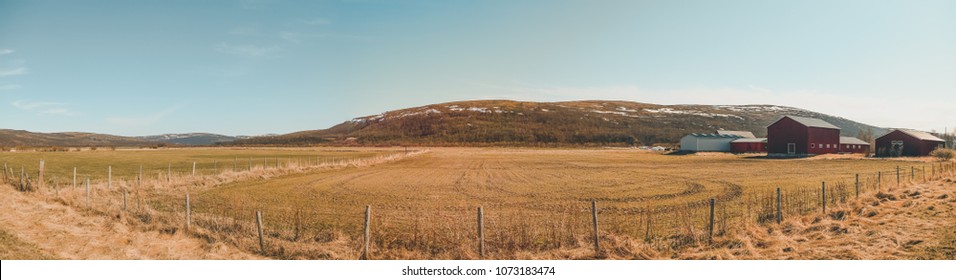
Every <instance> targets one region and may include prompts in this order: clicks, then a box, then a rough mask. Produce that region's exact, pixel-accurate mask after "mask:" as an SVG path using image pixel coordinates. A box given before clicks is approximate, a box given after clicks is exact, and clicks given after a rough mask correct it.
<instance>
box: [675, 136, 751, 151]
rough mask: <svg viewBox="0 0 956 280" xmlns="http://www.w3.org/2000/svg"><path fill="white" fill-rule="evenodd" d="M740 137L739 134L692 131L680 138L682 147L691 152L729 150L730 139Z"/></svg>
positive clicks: (683, 149)
mask: <svg viewBox="0 0 956 280" xmlns="http://www.w3.org/2000/svg"><path fill="white" fill-rule="evenodd" d="M739 138H741V137H740V136H737V135H721V134H716V133H715V134H710V133H691V134H688V135H687V136H684V137H683V138H681V139H680V149H681V150H682V151H690V152H729V151H730V141H734V140H735V139H739Z"/></svg>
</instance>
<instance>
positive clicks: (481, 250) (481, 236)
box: [478, 207, 485, 258]
mask: <svg viewBox="0 0 956 280" xmlns="http://www.w3.org/2000/svg"><path fill="white" fill-rule="evenodd" d="M484 227H485V222H484V212H483V211H482V209H481V207H478V256H479V257H481V258H485V230H484Z"/></svg>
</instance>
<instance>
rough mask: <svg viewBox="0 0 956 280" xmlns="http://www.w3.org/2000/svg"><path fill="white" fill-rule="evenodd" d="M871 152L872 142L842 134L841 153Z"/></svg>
mask: <svg viewBox="0 0 956 280" xmlns="http://www.w3.org/2000/svg"><path fill="white" fill-rule="evenodd" d="M869 152H870V143H867V142H866V141H863V140H860V139H857V138H855V137H844V136H840V153H849V154H866V153H869Z"/></svg>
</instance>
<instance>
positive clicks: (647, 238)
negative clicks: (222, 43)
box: [4, 148, 956, 259]
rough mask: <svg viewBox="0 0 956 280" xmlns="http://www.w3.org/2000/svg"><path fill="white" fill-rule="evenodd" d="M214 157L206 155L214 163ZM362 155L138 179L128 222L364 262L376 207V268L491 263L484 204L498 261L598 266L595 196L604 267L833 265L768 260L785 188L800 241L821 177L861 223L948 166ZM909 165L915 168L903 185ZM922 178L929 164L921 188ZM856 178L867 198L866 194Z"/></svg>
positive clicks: (115, 197) (273, 253)
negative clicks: (677, 262) (874, 203)
mask: <svg viewBox="0 0 956 280" xmlns="http://www.w3.org/2000/svg"><path fill="white" fill-rule="evenodd" d="M200 151H201V150H197V151H192V152H193V153H206V151H201V152H200ZM214 152H219V151H214ZM354 152H355V153H365V154H362V156H355V157H353V158H352V159H350V160H349V161H347V162H341V163H340V164H337V165H322V166H311V165H292V166H286V167H283V168H280V169H265V168H259V169H255V168H254V169H253V170H252V171H243V172H236V173H232V172H226V173H224V174H217V175H207V176H198V177H191V176H181V177H178V178H177V179H175V180H171V181H164V180H163V178H162V177H161V176H157V178H155V179H153V180H150V181H147V182H145V183H144V186H142V187H139V188H137V187H135V186H131V184H133V183H132V182H131V181H129V180H127V181H124V183H122V184H124V185H122V187H130V190H131V191H132V192H131V193H130V195H129V196H130V197H131V198H130V205H131V206H130V207H129V208H130V210H129V212H128V213H129V216H130V218H129V219H131V220H132V221H133V222H134V223H138V224H142V226H143V227H144V228H147V229H149V230H160V231H184V230H185V222H184V221H185V219H184V212H185V209H184V208H185V206H184V201H183V199H184V193H185V192H186V191H187V190H188V191H189V192H190V194H191V212H192V217H191V219H192V225H191V228H190V230H189V235H190V236H193V237H197V238H202V239H206V240H216V241H223V242H226V243H229V244H233V245H235V246H238V247H239V248H241V249H243V250H246V251H249V252H258V250H259V248H258V240H257V237H256V236H255V225H254V213H255V211H257V210H258V211H262V212H263V217H264V224H265V227H266V229H265V232H266V240H267V248H266V252H265V255H266V256H269V257H275V258H303V259H353V258H358V256H359V255H360V254H361V248H362V238H361V237H362V230H363V228H362V225H363V214H364V207H365V206H366V205H370V206H371V207H372V223H371V224H372V241H373V243H372V245H371V248H372V252H371V256H372V257H373V258H391V259H432V258H438V259H477V258H481V256H479V255H478V252H477V225H476V214H477V213H476V209H477V207H483V208H484V211H485V228H484V229H485V237H486V240H485V248H486V255H485V256H484V258H503V259H512V258H518V259H535V258H558V259H577V258H594V257H595V254H594V251H593V249H592V247H591V246H592V245H591V244H592V242H593V239H592V238H591V237H590V235H591V224H590V221H591V216H590V209H589V207H590V201H591V200H595V201H597V205H598V208H599V210H598V212H599V221H600V236H601V244H602V248H603V251H602V252H601V254H600V255H599V256H598V257H608V258H625V259H626V258H725V259H729V258H791V257H795V258H828V257H825V256H823V255H813V254H808V253H805V252H809V250H812V248H813V247H806V248H805V250H804V249H799V248H797V247H793V246H795V245H792V244H791V243H792V242H791V243H781V244H787V245H788V246H790V247H793V248H791V249H789V252H794V251H795V250H796V251H797V252H803V253H801V254H798V255H793V254H789V255H788V254H782V255H781V254H771V253H767V252H763V251H761V250H762V249H764V247H768V246H769V245H767V241H761V240H764V239H772V238H771V237H767V236H765V235H766V234H764V235H761V234H758V233H759V232H765V231H766V230H767V227H770V228H772V229H775V230H781V229H779V228H774V227H777V226H774V225H773V223H772V222H773V213H774V210H773V207H774V203H775V202H774V200H773V198H774V195H775V193H774V191H775V189H776V188H777V187H780V188H781V189H782V191H783V201H782V202H783V208H784V209H783V213H784V217H786V218H785V221H786V223H785V224H783V225H782V226H781V227H787V226H790V227H793V228H797V229H800V230H801V232H802V231H804V230H805V229H806V228H810V227H814V228H815V227H816V226H817V225H816V223H820V222H819V221H817V222H814V221H813V219H814V218H813V217H814V215H817V216H819V214H817V213H819V212H820V184H821V182H827V185H828V210H830V211H828V212H832V211H847V213H850V212H853V211H856V210H857V209H851V208H848V207H852V205H853V204H854V203H857V204H859V203H868V202H865V199H866V198H868V197H873V195H874V194H875V193H877V192H879V191H884V192H890V191H891V190H892V191H899V190H902V189H903V188H904V187H907V186H913V184H912V182H911V181H913V182H916V181H922V179H923V175H924V174H923V172H922V171H923V168H924V167H925V168H926V171H925V173H926V174H925V175H926V177H927V178H928V179H931V178H930V177H933V176H932V175H933V173H932V170H933V169H935V168H936V167H932V168H931V166H935V165H931V164H934V163H932V162H920V161H895V160H880V159H864V158H860V157H854V156H828V157H819V158H813V159H786V160H780V159H763V158H759V157H754V156H735V155H728V154H704V155H687V156H669V155H660V154H656V153H648V152H642V151H637V150H620V149H615V150H606V149H570V150H565V149H561V150H555V149H506V148H438V149H431V150H430V151H428V152H425V153H414V154H411V155H408V156H406V155H404V154H401V153H398V154H396V153H395V152H396V151H394V150H381V149H371V150H366V149H354ZM93 153H97V152H93ZM117 153H120V152H117ZM388 155H392V156H388ZM4 156H6V154H4ZM24 158H26V160H28V161H29V160H30V158H29V157H24ZM97 162H98V163H97V164H99V165H102V164H103V162H102V161H97ZM48 164H49V163H48ZM897 166H902V167H903V169H902V171H903V172H902V174H901V175H902V176H901V178H902V179H903V182H902V184H901V186H900V187H897V186H896V174H895V169H896V167H897ZM910 167H915V169H912V170H914V171H915V172H914V173H913V176H912V179H913V180H910V178H911V177H910V171H911V169H910ZM71 172H72V170H71ZM114 172H115V171H114ZM877 172H883V176H882V184H881V185H877V184H876V180H877V179H876V178H877V175H876V174H877ZM856 174H860V180H861V181H860V182H861V192H862V194H861V197H862V198H861V199H860V200H857V199H855V198H854V196H855V192H854V178H855V177H854V176H855V175H856ZM95 190H96V194H95V195H94V203H93V204H94V205H93V207H92V208H93V209H92V210H90V211H93V213H99V214H105V215H111V214H110V213H117V212H122V210H121V205H122V200H121V197H122V192H121V191H120V190H119V189H115V190H104V189H103V187H102V181H101V182H100V185H98V186H97V187H96V188H95ZM46 191H47V192H49V190H46ZM60 195H61V196H63V197H64V199H65V202H66V203H67V204H69V205H73V207H81V208H82V207H85V201H84V198H85V193H83V192H82V191H70V192H68V193H65V194H60ZM711 198H717V207H716V225H715V229H714V231H715V239H714V242H713V243H710V242H709V241H708V226H707V219H708V210H709V209H708V207H707V206H708V200H709V199H711ZM860 201H863V202H860ZM847 209H850V210H847ZM857 212H859V211H857ZM864 214H865V213H864ZM853 215H857V214H853ZM807 219H809V220H807ZM954 224H956V223H954ZM827 225H829V224H827ZM871 226H872V225H871ZM874 227H875V226H874ZM809 231H813V230H809ZM774 238H775V237H774ZM755 240H756V241H755ZM775 244H776V243H775ZM809 244H815V245H813V246H824V245H821V244H817V243H809ZM721 248H723V249H721ZM741 248H743V249H741ZM768 248H769V247H768ZM773 248H775V250H776V249H780V250H783V249H782V248H776V247H773ZM801 250H803V251H801ZM907 252H908V251H907ZM840 256H843V257H840ZM873 256H876V255H866V254H864V255H839V256H836V258H859V257H863V258H874V257H873ZM887 256H889V257H888V258H894V257H896V258H911V257H913V255H906V254H897V255H892V254H891V255H887Z"/></svg>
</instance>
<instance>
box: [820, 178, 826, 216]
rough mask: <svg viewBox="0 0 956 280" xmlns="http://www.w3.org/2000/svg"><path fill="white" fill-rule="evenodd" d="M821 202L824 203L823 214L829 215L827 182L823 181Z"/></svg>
mask: <svg viewBox="0 0 956 280" xmlns="http://www.w3.org/2000/svg"><path fill="white" fill-rule="evenodd" d="M821 193H822V196H821V198H820V199H821V202H823V203H821V204H822V205H823V215H824V216H826V215H827V182H823V191H822V192H821Z"/></svg>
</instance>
